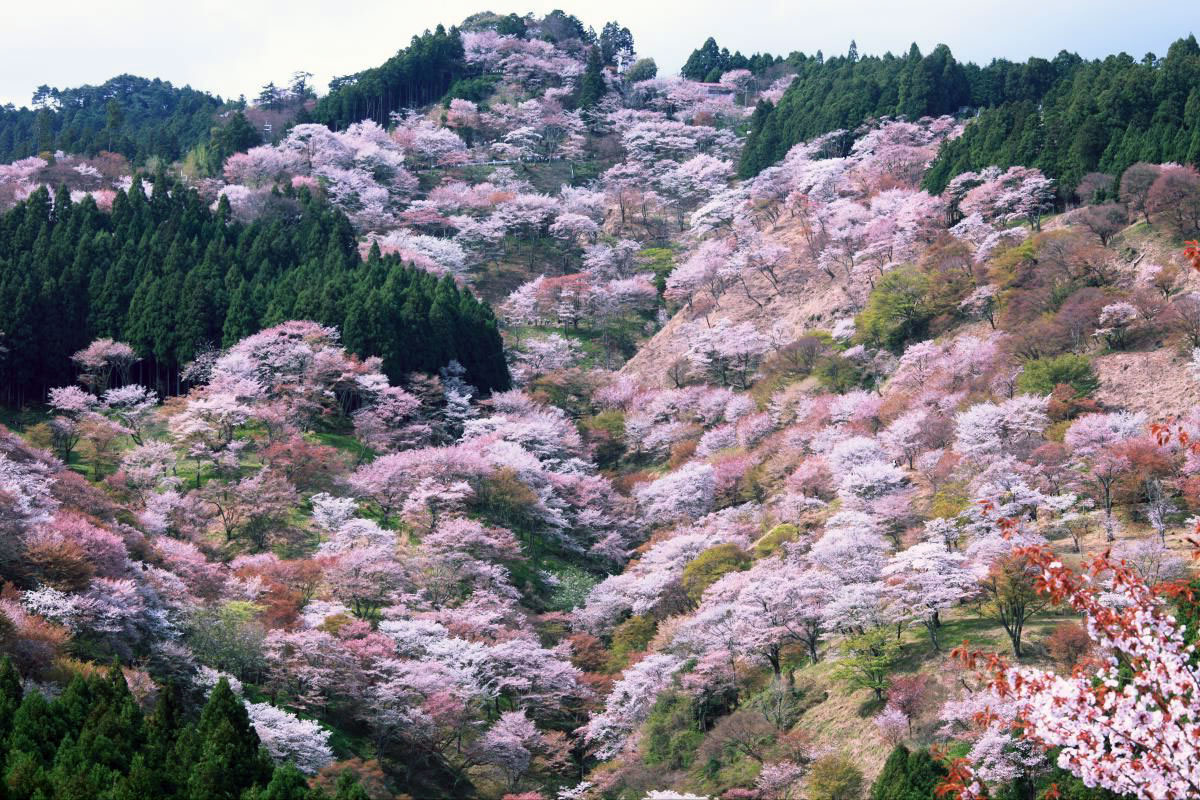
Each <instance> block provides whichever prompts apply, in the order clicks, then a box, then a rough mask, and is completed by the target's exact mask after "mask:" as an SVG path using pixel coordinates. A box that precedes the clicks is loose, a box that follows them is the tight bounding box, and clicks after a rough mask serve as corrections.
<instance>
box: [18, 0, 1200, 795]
mask: <svg viewBox="0 0 1200 800" xmlns="http://www.w3.org/2000/svg"><path fill="white" fill-rule="evenodd" d="M710 42H711V47H710V46H709V45H708V44H706V45H705V46H704V47H703V48H701V49H700V50H698V51H696V53H695V54H693V57H692V59H689V62H688V63H689V65H690V66H689V67H688V68H687V69H686V70H685V71H686V72H689V73H690V74H693V77H695V76H700V77H704V78H707V80H706V81H698V80H693V79H688V78H678V77H660V76H658V74H657V70H656V67H655V65H654V63H653V61H652V60H650V59H646V58H641V59H639V58H637V54H636V52H635V50H634V45H633V37H632V34H631V33H630V32H629V31H628V29H624V28H622V27H621V26H620V25H618V24H617V23H610V24H609V25H607V26H605V27H604V29H603V32H602V33H601V34H599V35H595V34H594V32H589V31H588V30H587V29H585V28H584V27H583V25H582V23H580V22H579V20H578V19H576V18H574V17H572V16H570V15H567V14H564V13H563V12H553V13H551V14H549V15H546V16H545V17H540V18H539V17H534V16H532V15H529V16H526V17H520V16H517V15H510V16H508V17H501V16H498V15H494V14H479V15H475V16H474V17H471V18H469V19H468V20H466V21H464V23H463V25H462V26H461V27H460V28H453V29H451V30H450V31H449V32H447V31H446V30H445V29H441V28H439V29H438V31H437V32H436V33H433V34H426V36H425V37H418V38H416V39H414V41H413V44H412V45H411V46H410V47H409V48H407V49H406V50H403V51H401V52H400V53H399V54H397V56H396V57H395V58H393V59H391V60H389V61H388V62H387V63H386V64H385V65H383V66H382V67H379V68H373V69H368V70H366V71H364V72H362V73H359V74H358V75H355V76H348V77H346V78H339V79H337V81H335V84H334V85H331V91H330V93H329V94H328V95H326V96H325V97H322V98H318V99H315V100H314V99H313V98H312V97H311V93H310V92H309V91H308V90H307V89H304V86H303V81H301V82H300V83H301V89H303V91H301V90H296V93H294V95H295V96H286V97H285V96H284V95H283V94H279V95H278V96H277V95H275V94H271V93H269V92H265V91H264V95H263V97H262V98H260V103H259V106H258V107H257V108H256V109H255V108H249V109H245V110H244V111H245V114H246V115H248V118H254V119H258V118H260V117H259V116H256V114H261V115H267V116H265V117H262V118H270V119H273V120H276V121H281V127H283V126H284V125H286V129H283V130H279V131H274V132H273V135H272V136H270V137H265V138H264V137H258V136H257V134H255V136H254V137H250V136H247V137H244V138H242V137H235V136H233V135H232V133H230V132H229V131H230V128H222V129H221V130H225V131H226V133H225V134H221V135H220V136H218V132H214V134H213V136H214V139H213V148H214V149H212V150H208V149H206V150H204V152H203V153H201V152H199V151H193V152H192V153H190V154H189V155H188V156H187V157H186V158H183V159H181V160H180V161H178V162H176V163H174V164H170V165H168V164H166V163H157V164H153V165H147V164H141V163H139V164H131V163H130V162H128V161H127V160H125V159H124V158H123V157H120V156H115V155H113V154H111V153H100V154H98V155H96V154H87V153H80V154H71V153H66V152H61V151H60V152H49V151H45V152H41V153H39V154H37V155H31V156H30V157H27V158H24V159H22V160H19V161H16V162H14V163H12V164H9V165H7V166H3V167H0V210H2V211H3V215H2V216H0V331H3V334H0V375H3V376H4V379H5V380H4V384H5V389H4V392H3V393H2V395H0V399H3V400H4V401H5V402H6V403H7V405H6V406H5V408H4V410H3V421H4V424H5V427H3V428H0V529H2V530H0V534H2V536H0V538H2V542H0V581H2V583H0V650H2V651H3V656H4V660H3V661H2V662H0V772H2V777H3V781H4V782H3V790H2V791H0V794H3V795H4V796H5V797H9V796H11V797H13V798H29V800H33V799H34V798H45V799H46V800H49V799H50V798H58V797H63V798H66V797H72V798H74V797H106V798H107V797H112V798H126V797H133V796H135V795H137V796H156V797H159V796H161V797H169V798H179V800H200V799H201V798H205V799H206V800H207V798H211V797H228V798H249V800H267V798H270V799H271V800H280V798H297V799H298V800H299V799H303V798H307V799H309V800H319V798H329V797H334V798H338V799H339V800H361V799H362V798H372V799H373V800H383V799H384V798H391V797H408V798H419V799H424V798H459V797H463V798H480V799H481V800H491V799H494V800H551V799H552V798H553V799H554V800H647V799H649V798H657V799H658V800H672V799H673V798H675V799H677V798H723V799H724V800H789V799H794V798H800V797H803V798H810V799H811V800H833V799H834V798H840V799H846V800H848V799H849V798H860V797H866V796H870V797H871V798H872V800H883V799H884V798H931V800H932V798H934V797H940V796H944V795H945V794H946V793H952V794H954V795H956V796H958V797H961V798H972V797H984V796H987V797H1005V798H1008V797H1011V798H1030V800H1032V798H1035V797H1055V796H1059V797H1062V796H1067V797H1070V798H1076V799H1077V800H1085V799H1086V800H1093V799H1094V800H1102V799H1103V800H1107V798H1112V797H1127V796H1128V797H1139V798H1152V799H1153V800H1159V799H1160V798H1182V797H1189V796H1194V795H1195V794H1197V793H1198V792H1200V775H1198V772H1197V770H1198V769H1200V766H1198V765H1200V755H1198V753H1200V751H1198V750H1197V747H1196V742H1197V741H1198V740H1200V731H1198V729H1197V727H1196V725H1197V723H1196V719H1197V718H1198V715H1200V705H1198V704H1200V692H1198V691H1197V686H1198V685H1200V677H1198V672H1197V664H1196V661H1197V657H1196V655H1195V652H1194V650H1193V649H1192V645H1191V643H1192V642H1194V641H1195V640H1196V630H1197V627H1196V625H1197V620H1198V619H1200V608H1198V606H1197V603H1196V599H1195V595H1194V589H1195V588H1196V586H1197V584H1196V578H1195V576H1194V571H1193V570H1194V567H1193V560H1192V558H1191V556H1192V554H1193V552H1194V551H1195V547H1196V544H1195V541H1194V540H1195V536H1196V531H1197V530H1198V526H1200V445H1198V444H1197V442H1200V416H1198V415H1197V412H1196V409H1195V402H1196V400H1197V397H1198V395H1200V274H1198V271H1200V252H1198V251H1197V247H1198V245H1196V244H1195V243H1194V241H1193V243H1192V244H1190V245H1189V244H1188V242H1189V241H1192V240H1195V239H1196V238H1197V237H1198V236H1200V173H1197V171H1196V169H1195V168H1194V167H1193V166H1189V165H1181V164H1175V163H1166V164H1156V163H1150V162H1148V161H1142V162H1136V163H1133V164H1132V166H1130V167H1129V168H1128V169H1127V170H1125V171H1123V172H1122V174H1119V175H1106V174H1103V173H1100V172H1094V173H1090V174H1086V175H1084V176H1082V177H1081V178H1080V180H1079V181H1078V182H1077V186H1074V187H1065V186H1064V185H1063V184H1062V183H1061V182H1059V181H1056V180H1054V179H1052V178H1051V177H1049V176H1047V175H1046V174H1044V173H1043V172H1042V171H1041V170H1039V169H1038V168H1037V167H1036V165H1033V164H1020V163H1009V164H1005V165H1003V166H1000V165H992V164H988V165H983V166H981V168H979V169H978V170H975V171H970V172H961V173H960V174H957V175H955V176H953V177H952V179H950V180H948V181H947V182H946V183H945V188H944V190H943V191H941V192H940V193H932V192H931V191H930V190H929V189H928V188H922V187H923V186H924V187H929V186H931V185H932V184H931V183H930V181H929V180H928V176H929V174H930V173H929V170H930V168H931V165H934V164H938V163H943V162H944V157H945V154H946V153H947V148H950V149H953V150H955V151H956V152H957V149H958V148H959V147H960V145H957V144H955V143H956V142H960V141H963V140H964V138H965V137H973V136H974V134H973V133H972V131H973V130H975V129H974V128H973V126H975V125H977V124H979V120H977V119H973V118H972V117H971V116H970V115H967V114H963V115H961V116H954V115H945V116H937V117H929V116H924V117H922V116H917V117H915V118H906V117H903V116H895V117H882V118H870V119H868V120H867V121H866V122H865V123H863V124H862V125H857V126H856V127H854V128H853V129H850V130H833V131H828V132H826V133H823V134H821V135H819V136H817V137H815V138H812V139H811V140H809V141H805V142H800V143H798V144H796V145H794V146H793V147H791V148H790V150H788V151H787V153H786V155H785V156H783V157H782V158H781V159H779V160H778V161H777V162H776V163H774V164H772V165H769V166H765V168H762V169H759V170H756V174H755V175H754V176H753V177H750V178H748V179H745V180H739V179H737V178H736V177H735V164H737V163H738V161H739V159H743V150H744V148H745V146H746V141H747V139H746V136H747V133H748V131H755V130H756V131H758V132H759V134H761V132H762V131H763V130H766V128H764V127H763V123H762V118H763V115H764V114H768V113H770V106H771V104H772V103H775V102H778V101H780V98H781V97H783V96H784V94H785V92H787V91H792V89H790V88H789V87H790V86H793V83H792V80H793V76H794V75H796V74H797V73H801V74H805V71H806V70H808V71H810V72H811V71H812V68H811V67H806V66H805V65H806V64H808V58H807V57H803V56H797V55H796V54H794V55H793V57H789V59H786V60H785V59H782V58H774V57H771V56H769V55H766V54H755V55H754V56H752V57H750V58H746V57H745V56H742V55H741V54H740V53H736V54H730V53H728V51H721V50H719V49H718V48H717V45H716V43H715V41H712V40H710ZM939 52H940V51H939ZM855 55H856V54H855ZM908 58H909V59H914V60H913V65H915V64H924V63H925V62H926V61H927V59H922V58H921V56H920V53H919V52H917V53H916V55H915V56H911V55H910V56H909V57H908ZM889 63H890V62H889ZM906 63H907V62H906ZM431 65H440V67H439V69H438V70H432V66H431ZM910 66H912V65H910ZM442 67H444V69H442ZM914 68H915V67H914ZM439 70H440V71H439ZM435 73H436V74H435ZM810 77H811V76H810ZM272 86H273V84H272ZM380 87H384V88H386V91H384V90H383V89H380V94H379V95H376V94H374V92H375V90H376V89H377V88H380ZM781 107H783V106H781ZM239 113H241V111H239ZM246 118H247V116H244V117H243V119H242V123H245V119H246ZM314 120H319V122H317V121H314ZM240 124H241V123H238V122H236V121H231V122H229V123H227V125H229V126H237V125H240ZM247 124H248V123H247ZM814 124H815V123H814ZM989 124H990V123H989ZM826 130H827V128H826ZM251 132H252V133H255V132H254V131H253V130H251ZM218 139H219V140H220V142H219V144H220V146H219V147H218V146H217V143H218V142H217V140H218ZM222 148H225V149H222ZM743 160H744V159H743ZM212 162H215V165H214V164H213V163H212ZM148 166H153V167H154V168H153V169H148V168H147V167H148ZM214 167H215V168H214ZM493 306H494V308H495V311H493V310H492V309H493Z"/></svg>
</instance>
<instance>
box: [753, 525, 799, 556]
mask: <svg viewBox="0 0 1200 800" xmlns="http://www.w3.org/2000/svg"><path fill="white" fill-rule="evenodd" d="M799 536H800V529H799V528H798V527H796V526H795V525H793V524H792V523H790V522H783V523H780V524H779V525H776V526H775V527H774V528H771V530H769V531H767V535H766V536H764V537H762V538H761V539H759V540H758V541H757V542H755V543H754V552H755V553H757V554H758V555H761V556H769V555H771V553H774V552H775V551H776V550H778V549H779V546H780V545H782V544H783V543H784V542H794V541H795V540H796V539H797V538H798V537H799Z"/></svg>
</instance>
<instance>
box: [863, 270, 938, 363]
mask: <svg viewBox="0 0 1200 800" xmlns="http://www.w3.org/2000/svg"><path fill="white" fill-rule="evenodd" d="M928 292H929V278H928V277H926V275H925V274H924V273H923V272H921V271H920V270H918V269H917V268H915V267H898V268H896V269H894V270H892V271H890V272H888V273H887V274H885V275H884V276H883V277H882V278H881V279H880V280H879V282H878V283H877V284H876V285H875V288H874V289H873V290H872V291H871V295H870V297H869V298H868V299H867V307H866V309H864V310H863V312H862V313H860V314H859V315H858V317H857V318H856V319H855V329H856V330H857V331H858V338H859V340H860V341H862V342H863V343H864V344H869V345H872V346H874V347H887V348H889V349H891V350H896V351H899V350H901V349H902V348H903V347H904V345H905V343H907V342H910V341H913V340H916V339H921V338H923V337H924V336H925V335H926V332H927V331H928V328H929V321H930V320H931V319H933V316H934V314H933V312H932V310H931V309H930V308H929V303H928V302H927V297H926V295H927V294H928Z"/></svg>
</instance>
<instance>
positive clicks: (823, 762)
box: [807, 753, 863, 800]
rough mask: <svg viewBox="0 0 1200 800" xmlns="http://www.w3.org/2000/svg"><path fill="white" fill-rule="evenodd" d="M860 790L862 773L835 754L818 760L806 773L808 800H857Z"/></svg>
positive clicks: (846, 759)
mask: <svg viewBox="0 0 1200 800" xmlns="http://www.w3.org/2000/svg"><path fill="white" fill-rule="evenodd" d="M862 788H863V775H862V771H861V770H859V768H858V767H856V766H854V763H853V762H852V761H850V759H848V758H847V757H846V756H843V755H839V754H836V753H834V754H830V755H827V756H823V757H822V758H818V759H817V760H816V761H814V762H813V765H812V769H810V770H809V773H808V795H807V796H808V799H809V800H857V798H859V797H861V796H862Z"/></svg>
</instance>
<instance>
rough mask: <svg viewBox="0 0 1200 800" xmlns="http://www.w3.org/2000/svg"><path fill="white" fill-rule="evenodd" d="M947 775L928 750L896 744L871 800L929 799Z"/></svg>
mask: <svg viewBox="0 0 1200 800" xmlns="http://www.w3.org/2000/svg"><path fill="white" fill-rule="evenodd" d="M945 775H946V770H945V768H944V767H943V766H942V765H941V764H939V763H938V762H937V761H935V760H934V759H933V758H932V757H931V756H930V755H929V751H928V750H914V751H910V750H909V749H908V748H907V747H905V746H904V745H897V746H896V749H895V750H893V751H892V754H891V755H890V756H888V760H887V763H886V764H884V765H883V771H882V772H881V773H879V777H878V778H876V779H875V783H874V784H873V785H872V786H871V795H870V797H871V800H929V798H932V797H934V796H936V789H937V787H938V786H939V785H940V784H941V782H942V779H943V778H944V777H945Z"/></svg>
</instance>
